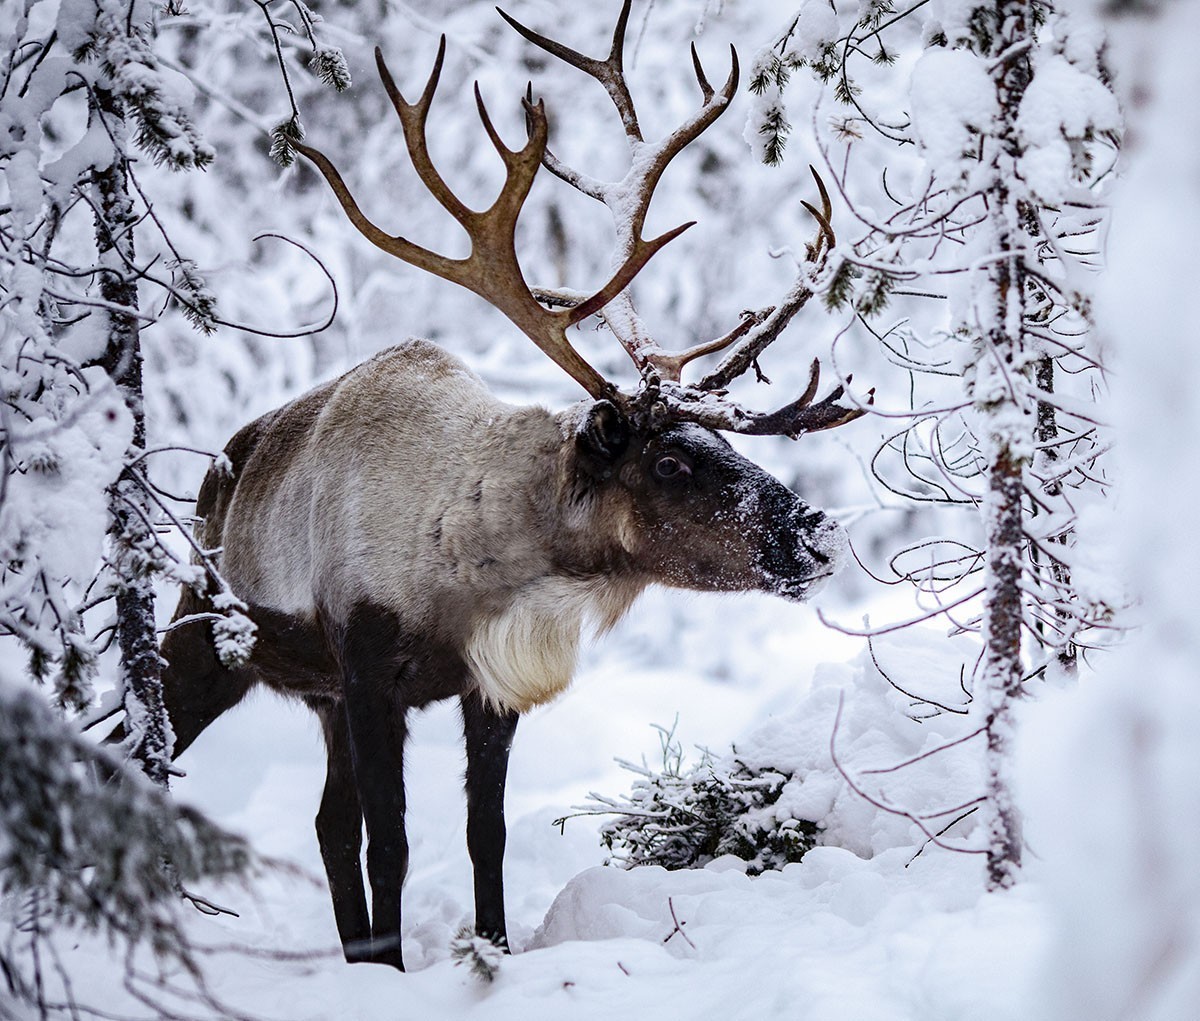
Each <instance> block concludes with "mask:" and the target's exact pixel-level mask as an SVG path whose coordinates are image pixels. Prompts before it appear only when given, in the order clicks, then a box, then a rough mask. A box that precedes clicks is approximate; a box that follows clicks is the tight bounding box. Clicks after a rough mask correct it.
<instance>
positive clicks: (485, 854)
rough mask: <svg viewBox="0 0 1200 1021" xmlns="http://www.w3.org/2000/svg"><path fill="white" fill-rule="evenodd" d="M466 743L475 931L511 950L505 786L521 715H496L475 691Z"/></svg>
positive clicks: (466, 717)
mask: <svg viewBox="0 0 1200 1021" xmlns="http://www.w3.org/2000/svg"><path fill="white" fill-rule="evenodd" d="M461 702H462V714H463V734H464V736H465V738H466V744H467V777H466V788H467V850H468V851H469V852H470V855H471V864H472V866H474V870H475V931H476V933H478V934H479V935H480V936H483V937H484V938H485V939H488V940H491V942H493V943H495V944H496V945H497V946H500V947H503V948H504V949H506V950H507V949H508V932H507V930H506V929H505V925H504V839H505V828H504V782H505V778H506V777H507V774H508V753H509V749H511V748H512V741H513V734H514V733H515V732H516V729H517V714H516V713H511V712H508V713H506V712H497V711H496V710H495V709H492V708H491V707H490V706H488V705H487V703H486V702H484V701H483V699H482V698H480V697H479V695H478V693H476V692H468V693H467V694H465V695H463V696H462V699H461Z"/></svg>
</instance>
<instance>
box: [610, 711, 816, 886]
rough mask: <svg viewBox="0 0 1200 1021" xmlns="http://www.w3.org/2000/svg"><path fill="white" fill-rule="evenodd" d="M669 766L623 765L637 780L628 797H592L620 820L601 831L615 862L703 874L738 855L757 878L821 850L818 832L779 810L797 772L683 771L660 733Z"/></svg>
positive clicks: (678, 755) (705, 763)
mask: <svg viewBox="0 0 1200 1021" xmlns="http://www.w3.org/2000/svg"><path fill="white" fill-rule="evenodd" d="M659 729H660V732H661V734H662V742H663V767H662V770H661V772H656V771H654V770H651V769H649V768H647V767H645V766H636V765H633V764H632V763H628V762H626V763H622V765H624V766H625V767H626V768H627V769H630V770H631V771H633V772H634V773H636V774H638V776H639V779H637V780H635V781H634V784H633V789H632V790H631V791H630V793H629V794H628V795H622V796H620V797H618V798H605V797H602V796H600V795H593V798H594V799H595V800H596V801H598V802H600V804H601V805H603V806H605V807H604V808H602V809H599V810H598V811H600V812H612V813H615V814H616V816H617V817H616V818H615V819H613V820H612V821H611V822H608V823H606V824H605V825H604V826H603V827H602V828H601V831H600V839H601V841H602V842H603V843H604V846H605V847H606V848H608V850H609V851H610V852H612V856H613V858H612V860H613V861H615V862H618V863H620V864H621V865H623V866H624V867H625V868H634V867H635V866H638V865H661V866H663V867H664V868H667V869H686V868H702V867H703V866H704V865H707V864H708V863H709V862H710V861H712V860H714V859H715V858H719V857H721V856H722V855H726V854H732V855H735V856H736V857H738V858H741V859H742V860H743V861H745V862H748V863H749V864H748V867H747V869H746V871H747V873H748V874H750V875H758V874H759V873H761V872H763V871H765V870H767V869H779V868H783V866H784V865H786V864H788V863H789V862H796V861H799V860H800V859H801V858H802V857H803V856H804V854H805V853H806V852H807V851H808V850H809V849H810V848H811V847H813V846H814V844H815V843H816V838H817V833H818V825H817V823H815V822H813V821H811V820H808V819H797V818H794V817H792V816H791V815H790V814H789V813H787V812H778V811H776V807H777V802H778V801H779V797H780V794H781V793H782V792H783V789H784V786H785V785H786V784H787V783H788V782H789V781H790V780H791V779H792V774H791V773H785V772H782V771H779V770H775V769H771V768H763V767H757V766H756V767H754V768H751V767H750V766H748V765H746V764H745V763H744V762H741V761H739V760H738V759H737V758H736V757H735V756H734V755H730V756H728V757H726V758H723V759H715V758H714V757H713V756H712V754H711V753H710V752H708V751H704V752H703V753H702V755H701V758H700V761H699V762H698V763H696V764H695V765H693V766H690V767H687V768H686V769H685V768H684V767H683V753H682V750H681V749H680V746H679V745H678V744H677V743H675V741H674V731H673V730H672V731H666V730H664V729H662V728H659Z"/></svg>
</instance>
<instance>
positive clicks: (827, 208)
mask: <svg viewBox="0 0 1200 1021" xmlns="http://www.w3.org/2000/svg"><path fill="white" fill-rule="evenodd" d="M808 169H809V171H810V172H811V173H812V176H813V180H814V181H816V182H817V191H819V192H820V193H821V210H822V211H821V212H819V213H818V212H817V210H816V208H815V207H814V206H813V204H812V203H811V202H805V201H803V200H802V201H801V202H800V204H801V205H802V206H803V207H804V208H805V209H807V210H808V212H809V214H810V215H811V216H812V218H813V219H814V220H816V221H817V226H818V227H819V228H820V231H819V233H818V234H817V236H816V238H814V239H813V241H812V243H811V244H810V245H809V246H808V254H809V258H810V259H812V260H814V261H815V260H816V259H817V258H818V257H819V256H820V252H821V239H822V238H824V239H825V242H826V248H825V250H826V251H827V252H830V251H833V249H834V248H835V247H836V246H837V235H836V234H834V232H833V224H832V222H831V220H832V217H833V203H831V202H830V201H829V191H828V190H827V189H826V187H825V182H824V181H822V180H821V175H820V174H818V173H817V168H816V167H814V166H813V165H812V164H811V163H810V164H809V165H808Z"/></svg>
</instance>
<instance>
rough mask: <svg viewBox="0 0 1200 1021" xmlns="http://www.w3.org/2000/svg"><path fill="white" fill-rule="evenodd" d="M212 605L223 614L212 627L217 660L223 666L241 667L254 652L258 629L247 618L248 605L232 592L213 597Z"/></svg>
mask: <svg viewBox="0 0 1200 1021" xmlns="http://www.w3.org/2000/svg"><path fill="white" fill-rule="evenodd" d="M212 603H213V608H214V609H216V610H217V611H218V612H219V613H220V614H221V616H220V617H218V619H217V620H215V621H214V622H213V626H212V635H213V645H214V646H215V647H216V650H217V658H218V659H219V660H220V661H221V665H222V666H225V667H230V668H232V667H235V666H241V665H242V664H243V663H245V662H246V661H247V660H248V659H249V658H250V653H251V652H253V651H254V635H255V632H256V631H257V630H258V628H257V627H256V626H255V624H254V622H253V621H252V620H251V619H250V618H249V617H247V616H246V614H245V612H244V611H245V609H246V604H245V603H243V602H242V601H241V600H240V599H238V598H237V596H235V595H233V593H232V592H222V593H219V594H218V595H215V596H213V600H212Z"/></svg>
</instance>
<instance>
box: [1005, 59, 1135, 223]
mask: <svg viewBox="0 0 1200 1021" xmlns="http://www.w3.org/2000/svg"><path fill="white" fill-rule="evenodd" d="M1120 126H1121V112H1120V110H1119V109H1118V107H1117V100H1116V97H1115V96H1114V95H1113V94H1112V93H1111V92H1109V91H1108V89H1106V88H1105V87H1104V85H1103V84H1101V82H1099V81H1098V80H1097V79H1096V78H1095V76H1094V75H1093V74H1091V73H1089V72H1087V71H1084V70H1081V69H1080V68H1078V67H1076V66H1075V65H1074V64H1072V63H1070V62H1069V61H1068V60H1067V59H1066V58H1065V57H1060V56H1051V57H1049V58H1047V59H1044V60H1040V61H1038V62H1037V64H1036V66H1035V68H1034V74H1033V80H1032V81H1031V82H1030V83H1029V86H1028V88H1026V90H1025V95H1024V97H1023V98H1022V100H1021V109H1020V112H1019V113H1018V114H1017V130H1018V132H1020V135H1021V140H1022V142H1023V143H1024V151H1023V152H1022V154H1021V156H1020V158H1019V160H1018V161H1017V163H1018V167H1019V169H1020V173H1021V176H1022V177H1023V178H1024V180H1025V182H1026V183H1027V184H1028V185H1029V188H1030V191H1032V193H1033V194H1034V195H1036V196H1037V197H1038V198H1039V199H1041V200H1042V201H1043V202H1046V203H1051V204H1053V203H1057V202H1061V201H1062V200H1063V199H1064V198H1065V197H1066V195H1067V194H1068V193H1069V185H1070V184H1071V182H1072V181H1074V180H1077V179H1079V178H1080V177H1081V176H1083V175H1082V174H1081V168H1080V166H1079V164H1078V162H1077V161H1078V159H1079V147H1080V144H1081V143H1082V142H1083V141H1084V139H1085V138H1087V137H1089V136H1090V135H1092V134H1095V133H1099V132H1104V131H1117V130H1119V129H1120Z"/></svg>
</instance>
